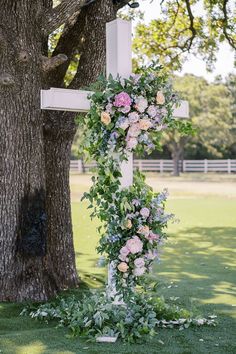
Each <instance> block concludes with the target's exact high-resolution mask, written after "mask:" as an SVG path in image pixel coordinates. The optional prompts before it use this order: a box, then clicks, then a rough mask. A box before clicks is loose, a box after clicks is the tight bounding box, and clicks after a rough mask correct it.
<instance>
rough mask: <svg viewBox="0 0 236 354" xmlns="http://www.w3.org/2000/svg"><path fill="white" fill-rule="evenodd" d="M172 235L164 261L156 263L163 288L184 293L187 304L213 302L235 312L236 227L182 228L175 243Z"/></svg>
mask: <svg viewBox="0 0 236 354" xmlns="http://www.w3.org/2000/svg"><path fill="white" fill-rule="evenodd" d="M172 236H173V235H172ZM170 239H171V240H172V241H171V242H172V243H169V244H167V246H166V250H164V254H163V261H162V263H161V265H156V266H155V267H154V270H155V273H156V279H157V280H161V281H160V284H162V286H160V289H161V292H162V293H163V294H164V295H165V296H167V295H168V294H170V296H177V297H180V298H181V299H182V300H183V302H184V303H185V304H186V303H188V302H191V303H193V302H194V303H195V304H197V303H199V304H205V305H207V304H212V306H210V307H211V308H215V310H217V311H223V312H227V313H228V314H230V313H232V312H233V310H234V309H235V307H234V306H233V305H235V304H236V289H235V285H236V284H235V281H236V274H235V269H236V267H235V266H236V260H235V255H234V250H235V243H236V228H233V227H193V228H187V229H184V230H181V231H179V232H178V235H177V237H175V244H173V241H174V240H173V239H174V238H173V237H170ZM170 281H174V285H173V286H172V285H170ZM166 282H167V284H166ZM188 299H189V300H188Z"/></svg>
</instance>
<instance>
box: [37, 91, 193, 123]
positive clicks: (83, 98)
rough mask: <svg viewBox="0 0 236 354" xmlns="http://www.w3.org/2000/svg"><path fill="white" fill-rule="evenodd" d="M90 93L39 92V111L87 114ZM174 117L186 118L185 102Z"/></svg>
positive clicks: (186, 105) (186, 104)
mask: <svg viewBox="0 0 236 354" xmlns="http://www.w3.org/2000/svg"><path fill="white" fill-rule="evenodd" d="M91 94H92V92H90V91H82V90H68V89H61V88H51V89H50V90H42V91H41V109H49V110H56V111H71V112H88V111H89V109H90V100H89V99H88V96H89V95H91ZM174 117H176V118H188V117H189V107H188V102H187V101H181V104H180V106H179V107H177V108H175V109H174Z"/></svg>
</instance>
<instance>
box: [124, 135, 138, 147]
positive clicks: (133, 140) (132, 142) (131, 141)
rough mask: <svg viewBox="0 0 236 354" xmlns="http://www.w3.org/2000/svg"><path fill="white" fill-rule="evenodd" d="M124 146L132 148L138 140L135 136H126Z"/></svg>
mask: <svg viewBox="0 0 236 354" xmlns="http://www.w3.org/2000/svg"><path fill="white" fill-rule="evenodd" d="M126 143H127V144H126V146H127V149H128V150H132V149H134V148H136V146H137V144H138V140H137V139H136V138H129V137H128V138H127V139H126Z"/></svg>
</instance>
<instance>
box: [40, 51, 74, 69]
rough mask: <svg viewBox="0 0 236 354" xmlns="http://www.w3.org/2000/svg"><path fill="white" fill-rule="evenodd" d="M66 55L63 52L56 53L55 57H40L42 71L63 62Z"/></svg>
mask: <svg viewBox="0 0 236 354" xmlns="http://www.w3.org/2000/svg"><path fill="white" fill-rule="evenodd" d="M67 59H68V58H67V56H66V55H65V54H58V55H56V56H55V57H51V58H47V57H45V56H43V57H42V69H43V71H44V73H48V72H50V71H52V70H54V69H55V68H57V67H58V66H59V65H61V64H63V63H65V62H66V61H67Z"/></svg>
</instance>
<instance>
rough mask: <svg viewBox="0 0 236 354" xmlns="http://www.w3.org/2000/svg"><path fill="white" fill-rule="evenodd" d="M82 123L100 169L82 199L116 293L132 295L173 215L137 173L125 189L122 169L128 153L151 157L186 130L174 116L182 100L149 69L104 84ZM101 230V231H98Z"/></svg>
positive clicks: (164, 194)
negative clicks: (94, 220) (166, 134)
mask: <svg viewBox="0 0 236 354" xmlns="http://www.w3.org/2000/svg"><path fill="white" fill-rule="evenodd" d="M99 84H100V87H99V89H100V90H97V91H96V92H95V93H94V94H93V95H92V96H91V109H90V111H89V112H88V114H87V116H86V117H85V118H84V122H83V123H84V126H85V133H84V144H83V150H85V151H87V152H88V153H89V155H90V157H92V158H93V159H95V160H96V162H97V165H98V174H97V176H96V177H93V186H92V188H91V189H90V192H89V193H85V195H84V197H85V198H87V199H88V200H89V201H90V206H89V207H90V208H94V211H93V213H92V214H91V216H97V217H98V218H100V220H101V221H102V222H103V225H104V228H103V230H104V232H103V233H102V235H101V239H100V243H99V246H98V251H99V252H100V253H105V254H106V255H107V259H108V261H109V262H111V263H112V267H113V275H114V277H115V287H116V289H117V292H118V293H122V294H123V295H124V294H125V293H126V294H127V293H130V291H131V289H134V288H135V286H136V285H137V284H141V283H142V281H141V279H140V278H141V277H142V276H143V275H145V274H146V273H148V272H149V271H150V269H151V265H152V263H153V261H154V260H155V259H157V258H158V255H159V248H160V246H161V245H162V243H163V240H164V239H165V238H166V234H165V232H164V230H165V228H166V227H167V223H168V221H169V220H170V219H172V218H173V215H171V214H166V213H165V211H164V208H165V201H166V198H167V192H166V191H164V192H162V193H160V194H155V193H153V191H152V189H151V188H150V187H149V186H147V185H146V184H145V180H144V177H143V176H142V175H141V174H140V173H137V174H136V175H135V177H134V182H133V185H132V186H130V187H129V188H125V189H122V188H121V186H120V181H119V177H120V176H121V174H120V163H121V161H123V160H126V159H127V156H128V153H129V152H134V153H136V154H142V153H150V152H151V151H153V150H154V149H155V148H159V147H160V139H161V136H162V133H163V131H165V130H166V129H168V128H171V129H173V127H174V128H175V129H178V130H181V129H182V130H183V126H182V125H179V122H178V121H176V120H175V119H174V118H173V116H172V114H173V109H174V106H175V105H176V104H177V102H178V98H177V95H176V93H175V92H173V90H172V87H171V85H170V83H169V81H168V79H167V77H166V75H165V74H163V73H162V71H161V67H160V66H151V67H149V68H147V69H145V70H144V71H143V73H142V74H140V75H132V76H130V78H128V79H122V78H120V77H118V78H117V79H114V78H113V77H109V78H108V80H106V79H104V78H102V80H101V81H100V82H99ZM101 230H102V228H100V231H101Z"/></svg>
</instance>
